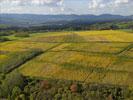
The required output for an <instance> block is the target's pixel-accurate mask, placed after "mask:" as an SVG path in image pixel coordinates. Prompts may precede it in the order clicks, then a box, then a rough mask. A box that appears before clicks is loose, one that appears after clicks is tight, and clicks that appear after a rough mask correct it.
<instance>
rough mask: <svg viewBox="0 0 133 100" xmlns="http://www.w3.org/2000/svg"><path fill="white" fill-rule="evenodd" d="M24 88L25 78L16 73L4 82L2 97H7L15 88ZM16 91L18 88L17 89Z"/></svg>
mask: <svg viewBox="0 0 133 100" xmlns="http://www.w3.org/2000/svg"><path fill="white" fill-rule="evenodd" d="M23 86H24V77H23V76H22V75H21V74H20V73H18V72H16V71H14V72H12V73H10V74H8V75H7V76H6V79H5V80H3V82H2V85H1V88H2V97H7V96H8V95H9V94H11V93H12V90H13V89H14V87H19V88H23ZM15 90H16V88H15Z"/></svg>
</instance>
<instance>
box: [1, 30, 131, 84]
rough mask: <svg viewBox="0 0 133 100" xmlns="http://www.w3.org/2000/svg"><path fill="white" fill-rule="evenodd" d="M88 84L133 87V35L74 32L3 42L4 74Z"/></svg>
mask: <svg viewBox="0 0 133 100" xmlns="http://www.w3.org/2000/svg"><path fill="white" fill-rule="evenodd" d="M15 69H17V70H19V71H20V72H21V73H22V74H23V75H24V76H29V77H39V78H40V77H41V78H48V79H62V80H76V81H82V82H85V83H99V84H114V85H126V86H132V84H133V78H132V77H133V34H132V33H128V32H123V31H113V30H108V31H75V32H74V31H73V32H70V31H69V32H48V33H44V34H42V33H38V34H34V35H32V36H30V37H28V38H22V39H16V40H13V41H7V42H2V43H0V72H4V73H9V72H11V71H12V70H15Z"/></svg>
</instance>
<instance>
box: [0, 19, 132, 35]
mask: <svg viewBox="0 0 133 100" xmlns="http://www.w3.org/2000/svg"><path fill="white" fill-rule="evenodd" d="M110 29H112V30H116V29H130V30H133V21H122V22H120V21H117V22H99V23H92V24H87V23H80V22H77V23H69V24H61V25H60V24H59V25H54V24H53V25H52V24H51V25H41V26H29V27H15V26H14V27H4V28H2V27H0V36H7V35H12V34H14V35H15V36H16V37H29V34H31V33H36V32H47V31H62V30H65V31H67V30H71V31H75V30H76V31H78V30H110Z"/></svg>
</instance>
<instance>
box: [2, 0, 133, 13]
mask: <svg viewBox="0 0 133 100" xmlns="http://www.w3.org/2000/svg"><path fill="white" fill-rule="evenodd" d="M0 13H18V14H24V13H25V14H78V15H82V14H94V15H99V14H117V15H133V0H0Z"/></svg>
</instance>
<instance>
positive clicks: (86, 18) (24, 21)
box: [0, 14, 133, 27]
mask: <svg viewBox="0 0 133 100" xmlns="http://www.w3.org/2000/svg"><path fill="white" fill-rule="evenodd" d="M132 19H133V16H121V15H110V14H103V15H98V16H96V15H35V14H0V24H2V25H10V26H20V27H28V26H41V25H64V24H92V23H97V22H109V21H122V20H132Z"/></svg>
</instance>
